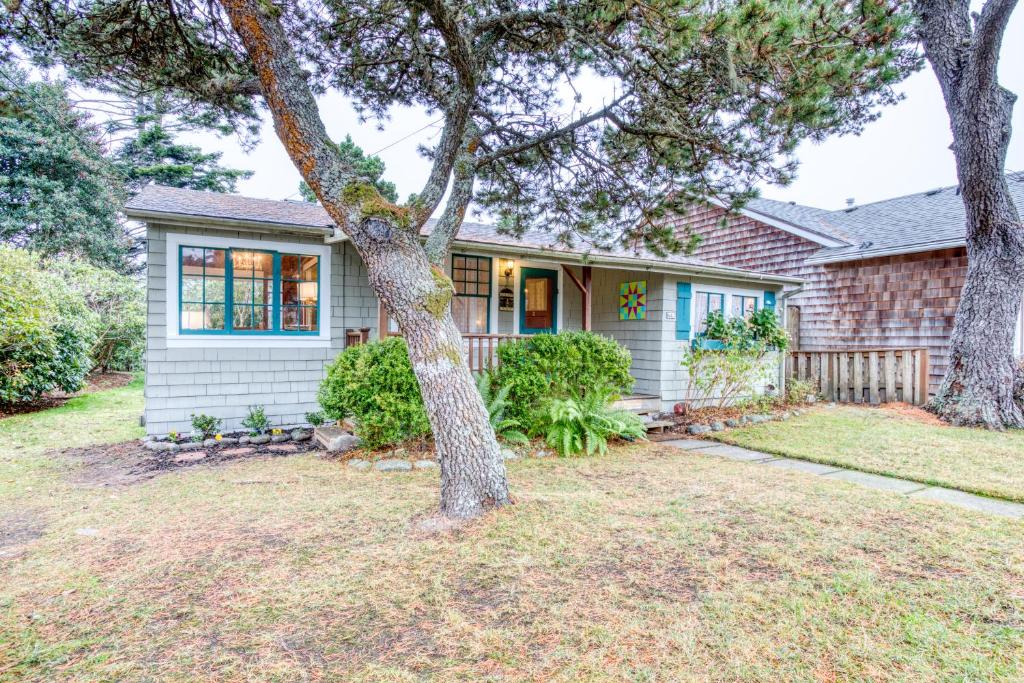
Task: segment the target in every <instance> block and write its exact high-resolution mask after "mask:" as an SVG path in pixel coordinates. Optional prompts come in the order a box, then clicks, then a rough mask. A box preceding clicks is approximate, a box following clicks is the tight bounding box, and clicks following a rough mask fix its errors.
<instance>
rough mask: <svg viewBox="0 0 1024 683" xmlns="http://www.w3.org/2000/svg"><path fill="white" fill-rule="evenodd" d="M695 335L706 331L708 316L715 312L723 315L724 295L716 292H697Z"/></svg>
mask: <svg viewBox="0 0 1024 683" xmlns="http://www.w3.org/2000/svg"><path fill="white" fill-rule="evenodd" d="M694 298H695V299H696V301H697V309H696V311H697V317H696V321H697V333H698V334H700V333H702V332H705V331H706V330H707V329H708V314H709V313H711V312H712V311H717V312H719V313H721V314H723V315H725V294H718V293H716V292H697V295H696V297H694Z"/></svg>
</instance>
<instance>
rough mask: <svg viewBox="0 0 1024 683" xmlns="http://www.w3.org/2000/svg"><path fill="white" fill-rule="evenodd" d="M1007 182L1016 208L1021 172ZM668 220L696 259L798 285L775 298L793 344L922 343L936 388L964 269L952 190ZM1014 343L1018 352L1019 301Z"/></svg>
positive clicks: (1022, 321) (960, 220)
mask: <svg viewBox="0 0 1024 683" xmlns="http://www.w3.org/2000/svg"><path fill="white" fill-rule="evenodd" d="M1007 182H1008V185H1009V188H1010V193H1011V195H1012V197H1013V201H1014V202H1015V203H1016V206H1017V207H1018V209H1019V210H1024V173H1012V174H1008V175H1007ZM673 220H674V223H675V225H676V227H677V228H678V230H679V231H680V232H682V231H683V230H684V229H685V228H689V229H691V230H693V231H696V232H697V233H699V234H700V235H702V236H703V238H704V239H703V241H702V243H701V245H700V246H699V247H698V248H697V250H696V251H695V252H694V256H696V257H697V258H700V259H701V260H703V261H706V262H711V263H718V264H721V265H727V266H733V267H736V268H744V269H749V270H754V271H761V272H765V273H773V274H776V275H786V276H790V277H797V278H800V279H801V280H803V281H804V283H803V284H802V285H800V286H798V287H791V288H789V291H786V292H784V293H783V295H782V297H781V298H782V301H784V302H785V306H786V311H785V312H786V318H787V324H788V326H789V331H790V337H791V339H792V343H793V348H799V349H802V350H805V351H824V350H829V349H866V348H910V347H924V348H927V349H928V351H929V356H930V359H931V360H930V373H929V382H928V384H929V390H930V392H931V393H935V392H936V391H937V390H938V388H939V385H940V383H941V381H942V378H943V376H944V375H945V372H946V368H947V366H948V360H947V356H948V352H949V338H950V334H951V332H952V329H953V319H954V316H955V314H956V308H957V304H958V303H959V301H960V290H961V288H962V286H963V282H964V277H965V275H966V273H967V254H966V248H965V246H964V235H965V225H966V216H965V212H964V206H963V201H962V200H961V198H960V195H959V192H958V189H957V188H956V187H944V188H939V189H935V190H930V191H927V192H919V193H916V194H911V195H907V196H905V197H896V198H893V199H886V200H883V201H879V202H874V203H871V204H863V205H860V206H849V207H847V208H845V209H840V210H838V211H827V210H824V209H818V208H814V207H809V206H801V205H799V204H794V203H792V202H779V201H772V200H768V199H755V200H753V201H751V202H750V203H748V204H747V206H746V207H745V208H744V209H743V210H741V211H740V212H738V213H730V212H727V211H726V210H725V208H723V207H721V206H717V205H705V206H700V207H694V208H693V209H691V210H690V211H689V212H688V213H687V214H686V215H682V216H678V217H676V218H674V219H673ZM1015 348H1016V353H1017V354H1018V355H1024V307H1022V312H1021V314H1020V317H1019V318H1018V320H1017V323H1016V342H1015Z"/></svg>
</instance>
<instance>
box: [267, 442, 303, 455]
mask: <svg viewBox="0 0 1024 683" xmlns="http://www.w3.org/2000/svg"><path fill="white" fill-rule="evenodd" d="M267 450H268V451H273V452H275V453H294V452H295V451H297V450H299V447H298V446H296V445H295V444H293V443H280V444H274V445H273V446H267Z"/></svg>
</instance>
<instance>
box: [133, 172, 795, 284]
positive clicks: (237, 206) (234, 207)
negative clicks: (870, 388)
mask: <svg viewBox="0 0 1024 683" xmlns="http://www.w3.org/2000/svg"><path fill="white" fill-rule="evenodd" d="M126 213H127V215H128V216H129V217H130V218H137V219H142V220H153V219H157V220H159V219H160V218H167V217H173V216H181V217H182V218H190V217H202V218H210V219H213V220H214V221H217V220H222V221H241V222H244V223H253V224H266V225H272V226H280V227H284V228H288V227H293V228H294V227H298V228H304V229H305V228H312V229H320V230H327V229H333V227H334V223H333V221H332V220H331V219H330V217H329V216H328V215H327V212H326V211H325V210H324V209H323V208H322V207H321V206H320V205H319V204H313V203H310V202H289V201H276V200H272V199H253V198H251V197H241V196H239V195H230V194H221V193H217V192H202V191H197V190H184V189H179V188H173V187H163V186H159V185H148V186H146V187H145V188H144V189H143V190H142V191H141V192H140V193H139V194H137V195H136V196H135V197H133V198H132V199H131V200H130V201H129V202H128V204H127V205H126ZM433 227H434V221H433V220H431V221H427V224H426V225H425V226H424V228H423V234H424V235H428V234H430V231H431V230H432V229H433ZM456 243H457V244H458V243H462V244H474V245H480V246H481V247H483V246H502V247H510V249H509V251H510V252H512V253H524V252H525V251H541V250H542V251H546V252H550V253H551V254H552V255H564V256H575V257H577V259H579V258H580V257H582V256H584V255H586V256H587V257H589V258H591V259H598V258H600V257H607V258H612V259H630V260H635V261H637V262H638V263H637V265H638V266H640V265H642V264H643V263H645V262H646V263H647V264H650V265H652V266H656V265H657V264H671V265H673V266H681V267H684V268H693V269H695V270H701V271H705V272H708V273H711V272H714V273H720V274H730V273H735V275H736V276H737V277H740V278H744V279H745V278H749V277H751V276H755V277H757V278H758V279H762V280H770V281H778V282H789V281H797V280H795V279H794V278H783V277H776V276H769V275H765V274H762V273H754V272H752V271H747V270H743V269H740V268H731V267H727V266H720V265H717V264H710V263H707V262H705V261H702V260H700V259H697V258H693V257H690V256H685V255H681V254H672V255H669V256H664V257H662V256H657V255H656V254H653V253H651V252H649V251H647V250H645V249H639V250H632V249H625V248H615V249H597V248H592V247H588V246H586V245H582V244H576V245H573V246H567V245H565V244H561V243H559V242H558V241H557V235H556V234H555V233H554V232H549V231H546V230H527V231H526V232H524V233H523V234H522V235H520V236H512V235H506V234H502V233H500V232H499V231H498V229H497V227H496V226H493V225H488V224H486V223H473V222H468V221H467V222H463V224H462V226H461V228H460V230H459V234H458V235H457V236H456Z"/></svg>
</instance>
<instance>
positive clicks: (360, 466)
mask: <svg viewBox="0 0 1024 683" xmlns="http://www.w3.org/2000/svg"><path fill="white" fill-rule="evenodd" d="M348 466H349V467H351V468H352V469H354V470H368V469H370V463H369V462H368V461H366V460H360V459H359V458H353V459H352V460H349V461H348Z"/></svg>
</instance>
